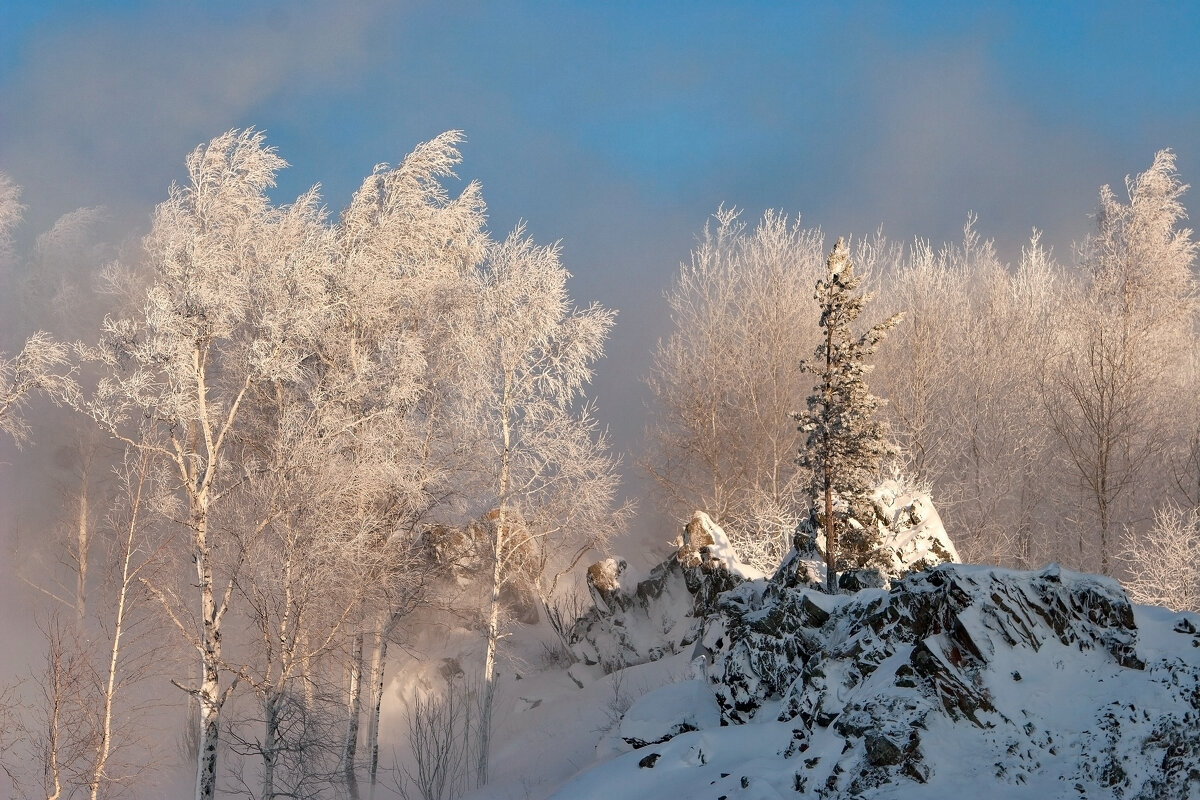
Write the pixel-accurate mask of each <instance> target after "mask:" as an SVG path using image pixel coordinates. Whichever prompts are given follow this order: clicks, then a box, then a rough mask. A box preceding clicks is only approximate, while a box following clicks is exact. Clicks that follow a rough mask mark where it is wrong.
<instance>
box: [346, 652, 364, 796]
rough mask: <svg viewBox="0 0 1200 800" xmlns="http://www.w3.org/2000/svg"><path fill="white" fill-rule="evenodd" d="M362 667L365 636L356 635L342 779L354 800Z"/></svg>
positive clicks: (352, 654)
mask: <svg viewBox="0 0 1200 800" xmlns="http://www.w3.org/2000/svg"><path fill="white" fill-rule="evenodd" d="M362 665H363V635H362V633H356V634H355V635H354V644H353V650H352V652H351V653H350V686H349V689H348V696H347V700H346V709H347V714H348V717H349V719H348V720H347V724H346V742H345V744H344V745H343V747H342V779H343V780H344V781H345V782H346V791H347V793H348V794H349V795H350V797H351V798H352V800H358V774H357V773H356V772H355V763H354V762H355V759H356V758H357V757H358V722H359V718H360V717H361V716H362Z"/></svg>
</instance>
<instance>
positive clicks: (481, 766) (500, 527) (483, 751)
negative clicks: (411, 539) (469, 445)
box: [476, 371, 512, 786]
mask: <svg viewBox="0 0 1200 800" xmlns="http://www.w3.org/2000/svg"><path fill="white" fill-rule="evenodd" d="M511 404H512V374H511V373H510V372H508V371H505V374H504V392H503V394H502V396H501V402H500V435H501V443H502V445H503V450H502V451H501V454H500V483H499V486H498V490H499V491H498V495H499V497H500V505H499V507H498V508H497V509H496V519H495V528H494V529H493V532H492V598H491V603H490V605H489V608H488V628H487V655H486V656H485V657H484V661H483V703H482V707H481V708H480V715H479V762H478V765H477V769H476V786H484V785H486V784H487V774H488V756H489V755H490V751H491V745H492V742H491V739H492V703H493V701H494V700H495V699H496V646H497V644H498V643H499V641H500V585H501V582H502V581H503V579H504V545H505V541H504V539H505V536H506V535H507V525H508V519H507V517H508V492H509V462H510V459H511V454H512V428H511V421H510V419H509V414H510V411H511V409H510V406H511Z"/></svg>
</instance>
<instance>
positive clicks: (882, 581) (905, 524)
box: [772, 478, 959, 592]
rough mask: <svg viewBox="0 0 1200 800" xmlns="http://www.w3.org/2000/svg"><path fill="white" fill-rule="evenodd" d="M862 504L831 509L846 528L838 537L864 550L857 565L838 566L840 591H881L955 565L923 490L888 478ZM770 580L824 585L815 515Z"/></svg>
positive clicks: (955, 553) (799, 530)
mask: <svg viewBox="0 0 1200 800" xmlns="http://www.w3.org/2000/svg"><path fill="white" fill-rule="evenodd" d="M868 500H869V502H868V503H864V504H862V507H861V508H856V509H855V510H853V511H852V510H850V509H847V508H846V506H845V504H844V503H841V502H840V501H839V502H838V503H837V505H836V508H837V509H838V513H840V514H844V515H845V516H846V521H847V523H848V525H849V528H850V530H849V531H848V532H847V533H846V534H843V535H844V536H847V537H851V538H853V539H855V542H854V544H855V545H856V546H858V547H859V549H864V548H865V550H866V552H865V553H864V554H863V556H862V557H861V558H860V559H859V561H860V562H861V563H854V564H848V565H844V566H843V571H842V572H841V574H840V575H839V576H838V585H839V586H840V587H841V588H842V589H843V590H844V591H852V592H854V591H859V590H861V589H877V588H887V587H888V586H890V585H891V584H892V582H894V581H897V580H900V579H901V578H903V577H904V576H905V575H908V574H910V573H913V572H920V571H921V570H926V569H929V568H931V567H935V566H937V565H938V564H952V563H958V560H959V558H958V551H957V550H956V549H955V547H954V542H952V541H951V540H950V536H949V535H948V534H947V533H946V528H945V526H944V525H943V524H942V519H941V517H940V516H939V515H938V512H937V509H936V508H935V507H934V505H933V500H932V499H931V498H930V496H929V493H928V492H925V491H922V490H920V489H917V488H914V487H913V486H911V485H908V484H907V483H905V482H903V481H900V480H897V479H894V478H892V479H888V480H885V481H883V482H881V483H880V484H879V485H878V486H876V487H875V490H874V491H873V492H872V493H871V496H870V498H868ZM772 580H773V581H774V582H775V583H779V584H782V585H784V586H792V587H795V586H812V587H820V586H823V585H824V584H825V531H824V529H823V527H822V525H821V523H820V519H819V517H818V516H817V514H816V513H813V514H811V515H810V516H809V517H808V518H806V519H804V520H802V521H801V522H800V524H799V525H798V526H797V528H796V533H795V535H794V537H793V541H792V550H791V552H789V553H788V554H787V556H786V557H785V558H784V560H783V563H782V564H781V565H780V567H779V569H778V570H776V572H775V575H774V577H773V578H772Z"/></svg>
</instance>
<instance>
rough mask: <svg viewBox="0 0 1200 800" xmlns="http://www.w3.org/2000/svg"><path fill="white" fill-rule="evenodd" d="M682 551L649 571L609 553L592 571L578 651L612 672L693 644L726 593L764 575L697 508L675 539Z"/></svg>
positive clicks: (577, 633)
mask: <svg viewBox="0 0 1200 800" xmlns="http://www.w3.org/2000/svg"><path fill="white" fill-rule="evenodd" d="M675 545H676V550H675V552H674V553H672V554H671V555H670V556H669V557H668V558H667V559H666V560H665V561H663V562H662V563H661V564H659V565H658V566H656V567H654V569H652V570H651V571H650V574H649V575H647V576H646V577H644V578H639V577H636V576H634V575H632V573H631V571H630V569H629V567H628V565H627V564H626V562H624V561H622V560H618V559H611V558H610V559H606V560H605V561H600V562H598V563H596V564H593V565H592V566H591V567H589V568H588V571H587V586H588V591H589V593H590V594H591V597H592V601H593V603H594V606H595V607H594V608H593V609H592V610H591V611H589V612H588V613H587V614H585V615H584V616H583V617H581V618H580V619H579V620H578V621H577V622H576V623H575V625H574V627H573V628H572V631H571V650H572V652H573V653H574V655H575V656H576V657H577V658H578V659H579V660H581V661H583V662H584V663H585V664H600V665H602V666H603V667H604V669H605V671H606V672H612V671H614V670H617V669H622V668H624V667H628V666H632V665H634V664H643V663H646V662H647V661H656V660H658V659H660V658H662V657H663V656H665V655H673V654H675V653H680V652H684V650H686V649H689V648H690V647H691V646H692V645H693V644H694V643H695V641H696V639H697V638H698V636H699V634H700V629H701V624H702V621H703V619H704V618H705V617H707V616H708V615H710V614H712V613H713V612H714V611H716V609H717V602H718V598H719V596H720V595H721V594H722V593H723V592H726V591H729V590H730V589H733V588H735V587H737V586H738V585H740V584H741V583H742V582H743V581H745V580H746V579H747V578H754V577H760V575H761V573H757V572H755V571H754V570H752V569H750V568H749V567H747V566H746V565H744V564H742V563H741V561H739V560H738V557H737V553H736V552H735V551H734V549H733V547H732V545H730V543H729V539H728V537H727V536H726V535H725V532H724V531H723V530H722V529H721V527H720V526H719V525H717V524H716V523H715V522H713V521H712V519H711V518H710V517H709V516H708V515H707V514H705V513H704V512H702V511H697V512H696V513H695V514H694V515H693V516H692V519H691V520H690V521H689V522H688V523H687V525H685V526H684V529H683V533H682V535H681V536H680V537H679V538H678V539H676V541H675Z"/></svg>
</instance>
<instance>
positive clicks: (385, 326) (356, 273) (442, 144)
mask: <svg viewBox="0 0 1200 800" xmlns="http://www.w3.org/2000/svg"><path fill="white" fill-rule="evenodd" d="M461 140H462V134H461V133H460V132H458V131H449V132H446V133H444V134H442V135H440V136H438V137H436V138H435V139H433V140H431V141H429V142H426V143H424V144H422V145H420V146H418V147H417V148H415V149H414V150H413V152H412V153H410V154H409V155H408V156H406V157H405V158H404V159H403V160H402V161H401V162H400V163H399V164H397V165H396V166H394V167H389V166H387V165H380V166H378V167H376V169H375V170H374V172H373V173H372V174H371V175H370V176H368V177H367V178H366V179H365V180H364V181H363V183H362V185H361V186H360V187H359V189H358V191H357V192H356V193H355V194H354V197H353V199H352V200H351V202H350V205H349V206H348V207H347V208H346V209H345V211H343V213H342V214H341V217H340V219H339V221H338V224H337V225H336V226H335V228H334V232H333V235H334V263H335V265H336V266H335V269H334V270H333V272H332V275H331V279H330V289H329V291H330V294H331V298H332V303H331V308H332V318H331V328H330V331H329V333H328V335H326V336H325V337H324V338H323V341H322V345H321V348H320V352H319V360H320V363H321V368H320V371H321V375H322V376H323V378H322V380H323V381H324V383H325V384H326V385H328V387H329V388H328V394H329V395H330V397H331V398H336V400H337V404H338V405H339V406H340V407H341V408H342V409H343V412H344V413H345V414H347V415H350V416H352V417H355V418H357V419H359V420H361V422H360V424H359V425H357V426H356V435H355V436H354V438H353V441H351V442H348V443H347V445H346V448H345V449H344V450H343V451H342V452H343V455H348V454H351V453H353V454H354V458H355V459H356V460H357V462H358V464H359V467H358V469H359V470H368V471H370V472H371V473H372V476H373V477H372V478H371V480H359V481H357V482H356V483H355V484H354V486H355V487H357V489H356V490H355V491H358V492H359V494H358V496H357V499H353V498H352V496H351V495H345V496H344V497H343V498H342V500H341V501H340V502H339V506H338V507H339V508H342V509H343V510H344V511H345V513H346V515H347V518H348V520H353V521H354V522H353V525H352V528H353V529H354V530H355V531H357V532H356V533H353V534H352V535H350V537H349V538H350V539H351V540H352V541H353V542H354V543H355V544H356V546H357V547H360V548H362V551H363V554H364V559H363V563H364V564H368V563H369V564H372V565H373V567H372V568H373V569H374V570H375V572H374V573H373V574H371V575H369V576H366V575H364V580H365V582H366V583H368V584H370V585H373V586H375V587H377V588H378V590H379V591H377V592H375V593H373V594H372V595H371V602H370V603H368V604H364V606H363V608H364V611H365V616H364V617H363V618H362V619H361V620H359V621H358V622H357V623H356V628H355V630H354V633H353V635H352V642H351V646H350V648H349V652H350V653H351V657H350V660H351V662H352V663H351V664H350V665H349V673H350V676H351V682H350V683H351V691H350V693H349V696H348V698H347V712H348V713H347V717H348V725H347V731H346V736H345V739H344V744H343V753H342V769H343V775H344V778H345V780H346V783H347V785H348V786H350V787H351V789H350V791H352V792H354V791H357V789H356V788H355V787H356V783H357V779H356V777H355V764H356V761H357V743H358V738H359V720H360V718H361V714H362V707H363V694H364V693H363V691H362V686H363V684H364V683H365V684H366V685H367V687H368V691H367V692H366V696H367V697H366V699H367V701H368V702H367V706H368V717H367V731H366V742H365V744H366V750H367V774H368V780H369V782H370V785H371V788H372V792H373V791H374V787H375V785H376V783H377V780H378V764H379V719H380V713H381V703H382V698H383V681H384V677H385V672H386V668H387V650H388V643H389V640H390V638H391V636H392V633H393V631H394V630H395V628H396V626H397V624H398V623H399V621H400V619H401V618H402V617H403V616H404V614H405V613H407V612H408V611H409V610H411V609H412V608H413V607H414V605H415V604H416V603H417V602H419V601H420V600H422V599H423V598H422V596H421V593H422V592H423V591H424V590H425V588H426V587H425V585H424V584H423V583H422V578H421V575H420V574H419V572H420V569H419V565H418V564H416V563H415V560H414V559H413V558H412V557H411V555H412V554H411V551H410V548H411V545H412V544H413V543H414V542H415V539H416V537H417V536H418V534H419V533H420V531H422V530H423V529H425V528H428V527H430V526H432V525H434V524H439V523H441V524H461V523H462V522H463V521H464V519H465V514H466V512H465V509H466V507H467V499H466V498H467V494H468V489H469V487H470V486H471V485H472V481H471V480H470V479H469V478H465V477H464V475H465V474H471V473H473V469H471V468H470V466H471V465H473V463H474V459H473V455H474V451H473V449H472V442H471V440H470V438H469V437H465V436H463V435H462V434H463V431H464V430H466V429H467V428H468V427H469V425H468V421H467V420H466V419H465V417H464V415H465V414H466V413H467V405H466V403H465V402H464V397H465V394H464V390H465V387H466V385H467V383H468V382H469V380H468V378H469V376H471V375H473V373H472V372H471V371H470V364H469V361H468V359H467V358H466V353H467V352H468V351H469V350H470V345H469V343H470V342H473V341H475V339H474V332H475V329H474V326H473V321H474V319H475V316H476V308H477V303H478V297H477V293H476V291H475V278H474V270H475V269H476V267H477V266H478V264H479V262H480V260H481V259H482V257H483V253H484V250H485V248H486V244H487V237H486V233H485V231H484V205H483V201H482V199H481V197H480V187H479V185H478V184H477V183H470V184H468V185H467V186H466V187H465V188H464V189H463V191H462V192H461V193H459V194H458V195H457V196H451V195H450V193H449V192H448V191H447V189H446V188H445V186H444V185H443V183H442V181H443V180H444V179H446V178H449V177H453V176H454V172H453V170H454V168H455V166H456V165H457V164H458V163H459V162H460V160H461V156H460V154H459V151H458V145H459V143H460V142H461ZM414 570H415V571H414ZM368 608H369V610H368Z"/></svg>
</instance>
